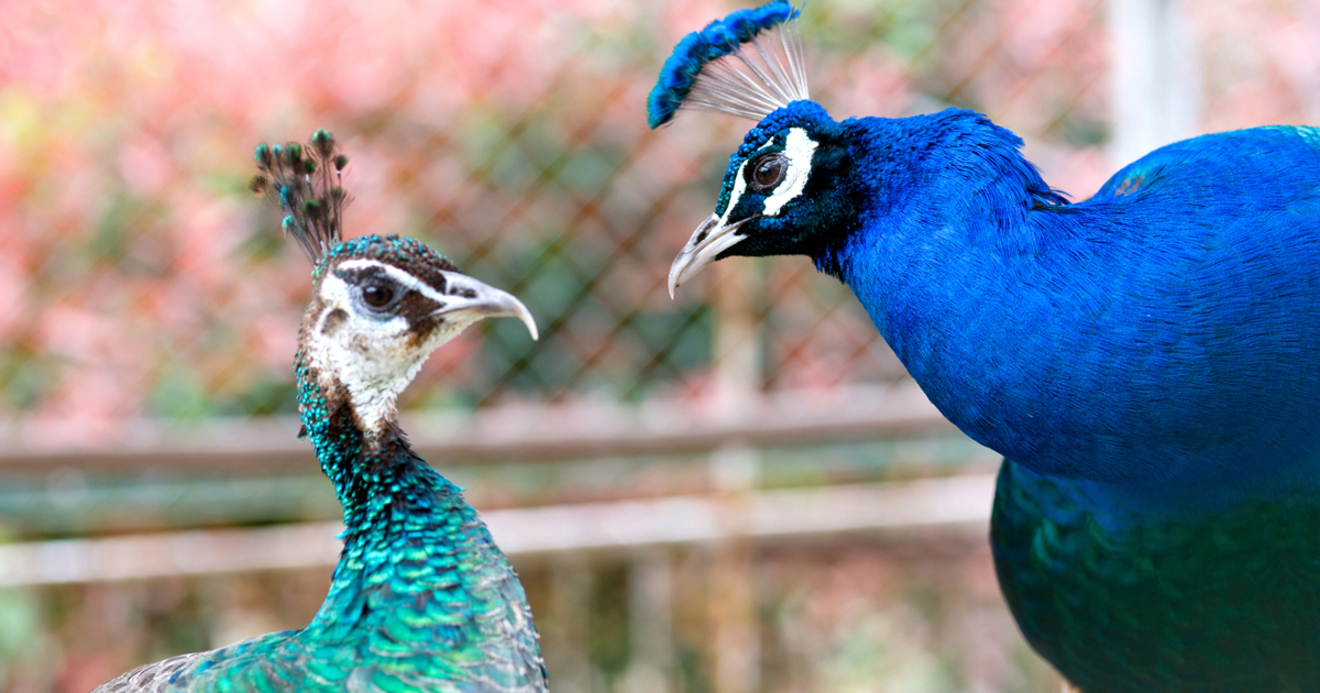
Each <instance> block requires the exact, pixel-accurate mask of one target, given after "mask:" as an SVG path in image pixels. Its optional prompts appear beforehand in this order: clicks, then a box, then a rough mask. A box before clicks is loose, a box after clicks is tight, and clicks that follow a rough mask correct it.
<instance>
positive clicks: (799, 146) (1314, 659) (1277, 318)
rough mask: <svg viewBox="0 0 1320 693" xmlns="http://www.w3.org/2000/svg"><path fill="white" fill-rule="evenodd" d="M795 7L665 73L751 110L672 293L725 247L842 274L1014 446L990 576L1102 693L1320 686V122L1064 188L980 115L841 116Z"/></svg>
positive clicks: (740, 29) (662, 117)
mask: <svg viewBox="0 0 1320 693" xmlns="http://www.w3.org/2000/svg"><path fill="white" fill-rule="evenodd" d="M797 14H798V10H796V9H794V8H793V7H792V6H790V5H789V4H788V3H787V2H784V1H782V0H779V1H776V2H771V3H769V4H767V5H764V6H762V7H760V8H756V9H751V10H741V11H738V12H734V13H733V14H731V15H729V16H728V17H726V18H725V19H723V20H719V21H716V22H713V23H712V24H710V25H709V26H707V27H706V28H705V29H704V30H702V31H699V32H694V33H693V34H690V35H689V36H687V37H686V38H684V39H683V41H682V42H681V43H679V44H678V46H677V48H676V49H675V50H674V54H673V56H672V57H671V58H670V59H669V61H668V62H667V63H665V66H664V68H663V69H662V71H661V75H660V79H659V82H658V83H657V85H656V86H655V89H654V90H653V91H652V92H651V98H650V104H649V105H650V109H649V116H650V122H651V125H652V127H656V126H659V125H661V124H663V123H664V122H666V121H667V120H669V119H670V118H672V117H673V115H674V113H675V111H676V110H677V109H679V108H680V107H682V108H701V109H708V110H716V111H722V112H726V113H731V114H735V115H740V116H746V117H751V118H753V119H759V120H760V122H759V124H758V125H757V126H756V127H755V128H753V129H752V130H751V132H749V133H747V135H746V138H745V139H744V140H743V144H742V146H741V147H740V148H739V149H738V150H737V152H736V153H735V154H733V156H732V157H731V158H730V162H729V167H728V170H727V172H726V174H725V178H724V186H723V190H722V191H721V194H720V197H719V201H718V203H717V204H716V208H715V213H714V214H713V215H712V216H711V217H710V218H709V219H707V220H706V221H705V222H704V223H702V224H701V225H700V227H699V228H698V229H697V230H696V232H695V234H694V235H693V236H692V239H691V240H690V241H689V243H688V245H687V247H685V248H684V249H683V251H682V253H681V254H680V255H679V256H678V257H677V258H676V259H675V261H674V264H673V266H672V268H671V272H670V291H671V293H672V291H673V289H674V288H675V287H677V286H678V285H679V284H680V283H681V282H684V281H686V280H687V279H688V278H690V277H691V276H693V274H694V273H695V272H697V271H698V270H699V269H701V268H702V267H703V266H705V265H707V264H709V263H711V262H713V261H715V260H718V259H721V258H724V257H728V256H733V255H751V256H757V255H762V256H763V255H806V256H809V257H810V258H812V259H813V260H814V262H815V264H816V266H817V267H818V268H819V269H820V270H822V271H824V272H827V273H829V274H830V275H832V276H834V277H836V278H838V279H839V280H841V281H843V282H844V283H846V284H847V285H848V286H849V287H850V288H851V289H852V290H853V293H854V294H855V295H856V296H857V298H858V299H859V300H860V301H861V304H862V305H863V306H864V307H865V308H866V310H867V312H868V313H869V314H870V316H871V319H872V321H873V322H874V323H875V325H876V327H877V328H878V329H879V331H880V333H881V335H883V337H884V338H885V340H886V341H887V342H888V343H889V345H890V346H891V347H893V349H894V351H895V353H896V354H897V355H898V356H899V358H900V359H901V360H902V361H903V363H904V364H905V365H906V367H907V369H908V371H909V372H910V373H911V375H912V377H913V378H914V379H915V380H916V381H917V383H918V384H919V385H920V386H921V387H922V388H923V389H924V391H925V392H926V394H927V395H928V396H929V397H930V399H931V401H932V402H934V403H935V405H936V406H937V407H938V408H939V409H940V411H942V412H943V413H944V414H945V415H946V416H947V417H948V418H949V419H950V420H951V421H953V422H954V423H955V424H956V425H958V427H959V428H961V429H962V430H963V431H964V432H966V433H967V434H968V435H969V436H971V437H972V438H974V439H975V440H977V441H979V442H981V443H982V444H984V445H986V446H988V447H990V448H992V449H994V450H996V451H998V452H1000V453H1002V454H1003V455H1004V456H1005V460H1004V462H1003V465H1002V467H1001V470H1000V475H999V483H998V490H997V493H996V498H995V505H994V511H993V517H992V519H991V531H990V534H991V537H990V538H991V544H992V548H993V551H994V557H995V566H996V569H997V572H998V575H999V580H1000V585H1001V588H1002V590H1003V593H1004V596H1005V597H1006V599H1007V601H1008V604H1009V607H1010V608H1011V609H1012V612H1013V614H1014V616H1015V618H1016V620H1017V623H1018V625H1019V626H1020V628H1021V630H1022V632H1023V634H1024V635H1025V636H1026V638H1027V640H1028V641H1029V642H1030V643H1031V645H1032V646H1033V647H1034V648H1035V649H1036V650H1037V651H1038V652H1040V653H1041V654H1042V655H1043V656H1044V657H1045V658H1046V659H1047V660H1049V661H1050V662H1051V663H1052V664H1054V666H1055V667H1057V668H1058V670H1059V671H1060V672H1061V673H1062V674H1063V675H1064V676H1065V677H1066V678H1067V679H1068V680H1069V681H1071V682H1072V683H1073V684H1074V685H1075V686H1077V687H1078V688H1080V689H1081V690H1082V691H1085V693H1299V692H1311V691H1320V494H1318V493H1317V491H1318V489H1317V487H1318V486H1320V130H1317V129H1315V128H1310V127H1265V128H1256V129H1251V130H1242V131H1238V132H1229V133H1222V134H1216V135H1206V136H1203V137H1198V138H1195V139H1191V140H1187V141H1184V142H1179V143H1177V144H1173V145H1169V146H1167V147H1164V148H1162V149H1159V150H1157V151H1155V152H1153V153H1151V154H1149V155H1147V156H1145V157H1143V158H1142V159H1140V160H1138V161H1137V162H1135V163H1133V164H1131V165H1129V166H1127V167H1125V168H1123V169H1122V170H1120V171H1119V172H1118V173H1117V174H1115V175H1114V177H1113V178H1112V179H1110V180H1109V182H1107V183H1105V185H1104V186H1103V187H1101V188H1100V190H1099V192H1097V193H1096V194H1095V196H1094V197H1092V198H1091V199H1089V200H1085V201H1082V202H1076V203H1072V202H1069V201H1068V200H1067V198H1065V197H1064V196H1063V195H1062V194H1061V193H1060V192H1059V191H1056V190H1054V189H1052V188H1051V187H1050V186H1049V184H1047V183H1046V182H1045V181H1044V180H1043V179H1042V178H1041V176H1040V174H1039V173H1038V172H1037V170H1036V168H1035V167H1034V166H1033V165H1032V164H1031V163H1030V162H1028V161H1027V160H1026V159H1024V158H1023V157H1022V154H1021V152H1020V147H1021V145H1022V141H1021V140H1020V139H1019V138H1018V137H1017V136H1016V135H1014V134H1013V133H1011V132H1009V131H1008V130H1005V129H1004V128H1001V127H999V126H996V125H995V124H994V123H992V122H990V120H989V119H987V118H986V117H985V116H983V115H980V114H977V113H973V112H969V111H964V110H956V109H951V110H946V111H943V112H940V113H934V114H930V115H920V116H914V117H910V118H898V119H886V118H854V119H848V120H844V121H841V122H836V121H835V120H833V119H832V118H831V117H830V116H829V114H827V113H826V112H825V110H824V109H823V108H822V107H821V106H819V105H818V104H816V103H815V102H813V101H810V100H809V98H808V96H807V90H806V83H805V79H804V78H803V71H802V62H801V47H800V46H801V44H800V42H799V41H798V40H797V38H796V33H795V30H796V23H795V22H793V21H792V20H793V19H794V17H796V15H797Z"/></svg>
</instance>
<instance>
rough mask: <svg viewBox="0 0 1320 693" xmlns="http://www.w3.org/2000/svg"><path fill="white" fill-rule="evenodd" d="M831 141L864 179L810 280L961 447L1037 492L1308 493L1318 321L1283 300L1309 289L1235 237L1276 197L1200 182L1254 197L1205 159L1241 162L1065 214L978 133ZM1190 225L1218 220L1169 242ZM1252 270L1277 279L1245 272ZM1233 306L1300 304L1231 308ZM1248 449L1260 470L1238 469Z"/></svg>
mask: <svg viewBox="0 0 1320 693" xmlns="http://www.w3.org/2000/svg"><path fill="white" fill-rule="evenodd" d="M840 125H841V126H842V127H846V128H852V129H853V131H854V132H853V134H854V137H852V138H851V139H852V141H854V142H855V143H856V144H855V145H853V146H855V147H856V150H857V151H855V152H854V154H853V157H854V160H857V161H866V162H878V163H872V164H870V165H871V166H873V168H874V170H860V171H858V174H859V175H857V176H856V181H853V182H852V184H854V185H857V186H858V187H859V188H860V189H861V197H862V198H863V199H864V202H863V203H862V205H861V207H862V211H861V213H860V214H859V215H858V219H857V222H856V226H855V227H854V228H851V229H847V230H846V231H845V232H844V233H842V234H839V235H838V236H837V239H838V240H837V241H836V243H835V244H834V246H833V247H830V248H827V249H826V251H825V252H824V253H823V255H822V256H821V257H818V258H816V261H817V264H818V265H819V266H820V267H822V268H823V269H826V270H828V271H831V272H832V273H834V274H835V275H836V276H838V277H839V278H840V279H842V280H843V281H844V282H845V283H847V284H848V285H849V287H851V288H852V290H853V291H854V293H855V294H856V295H857V297H858V299H859V300H860V301H861V303H862V305H863V306H864V307H865V308H866V310H867V311H868V312H869V313H870V315H871V317H872V319H873V321H874V322H875V324H876V326H877V327H878V328H879V330H880V332H881V333H882V334H883V335H884V337H885V339H886V341H887V342H888V343H889V344H890V345H891V346H892V347H893V348H894V351H895V352H896V353H897V354H898V356H899V358H900V359H901V360H902V361H903V363H904V364H905V365H906V367H907V368H908V370H909V372H910V373H911V374H912V375H913V377H914V378H915V379H916V380H917V382H918V383H919V384H920V385H921V386H922V388H923V389H924V390H925V391H926V393H927V395H928V396H929V397H930V398H931V400H932V402H934V403H935V404H936V406H937V407H939V408H940V410H941V411H942V412H943V413H944V414H945V415H946V416H947V417H948V418H949V419H950V420H951V421H953V422H954V423H955V424H957V425H958V426H959V427H960V428H961V429H962V430H963V431H964V432H966V433H968V435H970V436H971V437H972V438H974V439H976V440H978V441H979V442H981V443H983V444H985V445H987V446H988V447H991V448H992V449H995V450H996V451H998V452H1000V453H1002V454H1004V455H1005V456H1007V457H1008V458H1010V459H1012V460H1014V461H1016V462H1018V463H1020V464H1023V465H1024V466H1026V467H1028V468H1030V469H1032V470H1033V471H1036V472H1038V473H1044V474H1051V475H1059V476H1064V477H1070V478H1073V479H1078V480H1084V481H1089V482H1097V483H1102V484H1120V485H1127V486H1128V487H1130V488H1132V489H1137V491H1135V492H1137V493H1162V492H1163V491H1161V490H1160V489H1161V488H1163V489H1166V490H1167V489H1171V490H1170V491H1169V492H1172V493H1178V492H1179V491H1178V490H1177V489H1179V488H1187V487H1188V485H1199V486H1203V487H1222V488H1225V489H1229V491H1228V493H1230V494H1232V493H1240V492H1242V491H1241V489H1244V488H1246V489H1256V490H1259V491H1260V492H1261V493H1267V492H1268V491H1269V489H1270V488H1275V489H1286V490H1290V491H1295V490H1297V489H1298V488H1300V486H1299V480H1307V479H1309V480H1310V481H1307V482H1306V483H1305V484H1302V486H1306V487H1314V486H1316V481H1315V479H1316V478H1318V476H1317V472H1320V451H1316V450H1312V449H1310V447H1309V445H1307V441H1309V440H1314V439H1315V437H1316V436H1320V415H1317V413H1316V410H1315V408H1314V406H1312V405H1310V403H1309V399H1310V396H1309V393H1310V392H1311V391H1312V389H1311V388H1312V387H1313V385H1312V381H1314V380H1315V379H1316V377H1317V375H1316V372H1315V371H1314V370H1312V369H1309V366H1308V369H1307V370H1304V371H1298V370H1297V366H1298V365H1299V364H1310V363H1316V362H1318V361H1320V353H1317V350H1316V349H1313V348H1311V347H1310V346H1307V345H1309V344H1314V343H1315V342H1313V341H1311V334H1312V333H1313V332H1315V331H1316V330H1315V329H1314V327H1313V325H1315V324H1320V315H1317V313H1318V312H1320V305H1316V304H1315V302H1313V301H1309V299H1307V298H1306V297H1305V296H1304V295H1300V294H1298V292H1297V291H1296V290H1295V287H1296V286H1310V285H1316V284H1317V283H1320V271H1317V269H1316V268H1313V267H1308V266H1302V265H1301V264H1299V263H1296V262H1294V261H1293V260H1292V259H1290V258H1291V257H1293V256H1304V254H1303V253H1299V252H1296V251H1295V250H1293V249H1290V248H1288V247H1287V246H1286V245H1284V243H1285V242H1286V241H1287V238H1286V236H1285V235H1283V234H1280V238H1279V239H1278V242H1277V244H1275V241H1276V239H1273V238H1268V239H1266V238H1262V237H1261V233H1262V232H1261V231H1260V230H1258V229H1257V228H1255V226H1253V225H1252V224H1251V223H1250V222H1251V214H1250V213H1249V212H1250V210H1260V209H1261V208H1262V207H1263V206H1264V207H1268V206H1269V205H1271V204H1274V200H1273V199H1272V195H1273V192H1272V191H1257V190H1254V189H1252V188H1250V187H1249V186H1247V185H1245V184H1244V185H1243V186H1241V187H1240V188H1236V189H1232V188H1230V189H1225V186H1223V185H1222V184H1219V183H1216V181H1222V180H1224V179H1225V178H1227V177H1230V176H1235V175H1238V176H1243V177H1245V178H1250V175H1251V172H1250V171H1247V172H1241V171H1225V170H1223V168H1224V167H1223V164H1222V163H1219V162H1217V161H1213V160H1214V159H1216V158H1218V159H1222V160H1227V161H1242V157H1236V158H1235V157H1233V156H1232V155H1231V154H1230V153H1225V152H1223V151H1218V152H1216V151H1214V150H1209V151H1207V152H1205V153H1204V154H1202V156H1203V157H1205V158H1206V159H1209V161H1204V162H1196V163H1195V165H1194V166H1192V167H1191V171H1194V172H1199V176H1200V177H1198V175H1197V174H1196V173H1188V172H1180V174H1179V176H1177V177H1174V176H1170V179H1175V178H1176V180H1177V181H1178V182H1177V183H1176V184H1174V183H1163V182H1161V181H1159V180H1156V179H1155V178H1154V177H1151V176H1146V175H1145V174H1146V172H1143V171H1141V170H1140V167H1138V168H1137V169H1135V170H1134V172H1130V173H1129V175H1131V176H1132V177H1133V180H1136V181H1139V183H1138V187H1140V188H1141V189H1140V190H1139V192H1137V193H1132V194H1120V193H1115V192H1114V190H1121V189H1122V188H1123V186H1122V185H1115V184H1114V183H1113V182H1111V184H1110V185H1109V186H1106V189H1105V190H1104V191H1102V194H1100V195H1097V196H1096V197H1095V198H1093V199H1092V200H1088V201H1086V202H1082V203H1077V204H1065V203H1064V201H1063V198H1062V197H1061V196H1060V195H1059V194H1058V193H1056V192H1054V191H1052V190H1051V189H1050V188H1049V187H1048V185H1047V184H1045V182H1044V181H1043V180H1042V179H1041V177H1040V175H1039V174H1038V173H1037V172H1036V169H1035V167H1034V166H1032V165H1031V164H1030V163H1029V162H1027V161H1026V159H1024V158H1023V157H1022V155H1021V153H1020V151H1019V150H1018V148H1019V147H1020V145H1021V141H1020V140H1019V139H1018V138H1017V137H1016V136H1014V135H1013V134H1012V133H1011V132H1009V131H1007V130H1004V129H1002V128H999V127H997V126H995V125H993V124H992V123H990V122H989V121H988V120H986V119H985V118H984V117H981V116H976V115H975V114H968V113H966V112H956V111H950V112H945V113H941V114H935V115H933V116H923V117H918V118H910V119H902V120H884V119H872V118H868V119H860V120H854V121H845V122H844V123H841V124H840ZM1138 163H1140V162H1138ZM1134 166H1136V165H1134ZM1238 168H1241V166H1240V165H1239V166H1238ZM1122 175H1124V174H1123V173H1120V176H1116V178H1119V177H1121V176H1122ZM1106 191H1108V193H1106ZM1247 195H1251V196H1252V199H1251V200H1250V201H1249V202H1247V201H1242V200H1240V199H1239V198H1240V197H1244V196H1247ZM1279 195H1280V200H1283V199H1284V198H1285V197H1286V191H1285V192H1280V193H1279ZM1279 204H1280V205H1281V206H1282V205H1283V204H1284V203H1283V202H1280V203H1279ZM1188 205H1193V206H1195V205H1216V206H1219V207H1221V208H1222V210H1223V211H1222V213H1221V214H1220V215H1219V217H1218V218H1219V219H1220V221H1221V223H1220V224H1219V225H1217V226H1216V227H1214V228H1203V227H1196V226H1193V225H1189V224H1185V223H1174V221H1175V219H1174V217H1176V216H1177V215H1178V214H1179V212H1178V210H1180V209H1186V208H1187V206H1188ZM1244 210H1247V211H1244ZM1239 218H1240V219H1241V220H1242V221H1241V223H1239ZM1243 248H1250V249H1251V251H1252V252H1251V253H1244V252H1242V249H1243ZM1253 253H1254V254H1255V256H1253ZM1261 261H1266V262H1271V263H1272V264H1273V266H1275V267H1276V268H1278V271H1277V272H1274V273H1260V272H1254V273H1253V272H1250V271H1247V269H1246V268H1243V267H1241V266H1242V265H1243V263H1248V262H1261ZM1247 280H1250V281H1252V282H1254V283H1252V284H1250V285H1248V284H1246V283H1244V282H1246V281H1247ZM1225 282H1237V284H1235V285H1233V286H1232V290H1226V289H1225V288H1224V286H1223V284H1224V283H1225ZM1250 296H1276V297H1280V296H1281V297H1289V296H1296V298H1295V299H1282V300H1277V301H1273V302H1270V303H1256V302H1252V301H1243V300H1239V299H1241V298H1242V297H1250ZM1188 306H1196V308H1195V309H1194V311H1195V312H1190V311H1191V310H1192V309H1188V308H1187V307H1188ZM1206 316H1214V319H1213V320H1210V319H1208V318H1207V317H1206ZM1229 326H1231V328H1232V329H1231V330H1229V329H1228V328H1229ZM1227 334H1232V335H1233V338H1231V339H1227V338H1225V335H1227ZM1317 336H1318V337H1320V335H1317ZM1284 351H1290V352H1294V355H1293V356H1290V357H1288V358H1280V354H1281V353H1283V352H1284ZM1302 352H1305V353H1302ZM1283 364H1287V365H1283ZM1261 382H1270V383H1273V384H1274V385H1273V388H1272V389H1271V388H1262V387H1260V383H1261ZM1170 383H1176V387H1170V385H1169V384H1170ZM1263 451H1269V457H1270V460H1271V462H1270V464H1269V465H1264V464H1255V463H1252V462H1250V460H1254V459H1258V458H1261V457H1262V454H1263ZM1252 492H1255V491H1252ZM1187 495H1194V494H1187ZM1202 495H1203V497H1209V496H1210V495H1213V494H1210V493H1206V494H1202Z"/></svg>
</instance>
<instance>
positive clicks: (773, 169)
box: [747, 152, 788, 192]
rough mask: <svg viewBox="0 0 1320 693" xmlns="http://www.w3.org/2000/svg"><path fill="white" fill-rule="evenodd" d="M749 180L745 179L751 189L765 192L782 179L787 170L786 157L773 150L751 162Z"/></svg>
mask: <svg viewBox="0 0 1320 693" xmlns="http://www.w3.org/2000/svg"><path fill="white" fill-rule="evenodd" d="M751 168H752V173H751V180H749V181H747V182H748V183H749V184H750V185H751V186H752V190H755V191H756V192H766V191H767V190H770V189H771V188H774V187H775V186H776V185H779V183H780V182H781V181H783V180H784V173H785V172H786V171H787V170H788V157H786V156H784V155H783V154H780V153H778V152H775V153H773V154H766V155H765V156H762V157H760V158H759V159H757V160H756V161H753V162H752V167H751Z"/></svg>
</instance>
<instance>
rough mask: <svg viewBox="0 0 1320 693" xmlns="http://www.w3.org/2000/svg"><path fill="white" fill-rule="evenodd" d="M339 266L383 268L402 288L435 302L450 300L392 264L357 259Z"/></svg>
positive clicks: (348, 267)
mask: <svg viewBox="0 0 1320 693" xmlns="http://www.w3.org/2000/svg"><path fill="white" fill-rule="evenodd" d="M339 266H340V267H343V268H345V269H366V268H368V267H379V268H381V269H383V270H384V271H385V273H386V274H388V275H389V276H390V279H393V280H394V281H395V282H398V284H399V285H400V286H403V287H404V288H407V289H411V290H413V291H416V292H417V293H419V294H421V295H423V296H425V297H427V298H429V299H431V300H432V301H435V302H437V303H448V302H449V301H450V298H449V297H448V296H445V295H444V294H442V293H440V292H439V291H436V290H435V289H434V288H432V287H430V286H428V285H426V284H424V283H422V281H421V280H419V279H418V278H417V277H414V276H412V275H411V274H408V273H407V272H404V271H403V270H401V269H399V268H398V267H395V266H394V265H387V264H385V263H383V262H380V261H378V260H366V259H359V260H348V261H346V262H343V263H341V264H340V265H339ZM445 274H446V277H448V273H445Z"/></svg>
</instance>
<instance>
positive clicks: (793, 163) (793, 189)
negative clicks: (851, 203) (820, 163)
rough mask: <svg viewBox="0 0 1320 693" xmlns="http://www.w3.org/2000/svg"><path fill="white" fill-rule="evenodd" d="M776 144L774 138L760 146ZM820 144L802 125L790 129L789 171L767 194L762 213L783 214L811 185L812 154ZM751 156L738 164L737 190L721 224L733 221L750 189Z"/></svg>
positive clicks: (786, 153)
mask: <svg viewBox="0 0 1320 693" xmlns="http://www.w3.org/2000/svg"><path fill="white" fill-rule="evenodd" d="M772 144H774V140H773V139H770V140H767V141H766V142H765V144H762V145H761V146H760V147H757V151H761V150H762V149H765V148H766V147H769V146H770V145H772ZM816 147H817V144H816V142H815V141H814V140H812V139H811V136H810V135H808V134H807V131H806V130H803V129H802V128H793V129H791V130H789V131H788V137H787V138H786V139H785V142H784V156H786V157H788V171H787V172H786V173H785V174H784V180H783V181H782V182H780V184H779V185H778V186H776V187H775V190H774V192H773V193H771V194H770V196H769V197H767V198H765V207H764V208H763V209H762V210H761V216H766V217H773V216H776V215H778V214H779V212H780V210H782V209H783V208H784V206H785V205H787V204H788V203H789V202H792V201H793V200H794V199H796V198H797V197H798V196H799V195H801V194H802V191H803V190H805V189H806V187H807V178H809V177H810V175H811V157H812V156H813V155H814V154H815V153H816ZM750 161H751V159H747V160H744V161H743V162H742V163H741V164H739V165H738V172H737V173H736V174H734V179H733V190H732V191H731V192H730V193H729V204H728V206H726V207H725V208H724V215H723V216H721V217H720V224H719V225H720V226H727V225H728V224H729V215H730V214H731V213H732V212H733V210H734V208H735V207H737V206H738V201H739V200H740V199H741V198H742V195H743V193H744V192H746V191H747V180H746V178H745V177H744V175H743V174H744V173H746V169H747V164H748V162H750Z"/></svg>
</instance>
